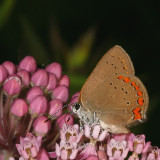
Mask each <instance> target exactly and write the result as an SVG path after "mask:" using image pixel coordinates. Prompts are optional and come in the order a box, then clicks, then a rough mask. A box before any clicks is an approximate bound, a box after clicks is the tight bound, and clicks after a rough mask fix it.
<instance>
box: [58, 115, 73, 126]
mask: <svg viewBox="0 0 160 160" xmlns="http://www.w3.org/2000/svg"><path fill="white" fill-rule="evenodd" d="M56 123H57V125H58V126H59V128H60V129H62V128H63V125H64V124H67V125H73V124H74V119H73V116H71V115H70V114H63V115H61V116H60V117H58V119H57V121H56Z"/></svg>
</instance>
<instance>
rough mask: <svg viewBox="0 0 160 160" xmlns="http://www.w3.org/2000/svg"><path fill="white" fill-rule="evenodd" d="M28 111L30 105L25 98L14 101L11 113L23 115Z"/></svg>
mask: <svg viewBox="0 0 160 160" xmlns="http://www.w3.org/2000/svg"><path fill="white" fill-rule="evenodd" d="M27 112H28V106H27V103H26V102H25V100H24V99H16V100H14V102H13V103H12V107H11V113H12V114H14V115H16V116H18V117H22V116H23V115H24V114H26V113H27Z"/></svg>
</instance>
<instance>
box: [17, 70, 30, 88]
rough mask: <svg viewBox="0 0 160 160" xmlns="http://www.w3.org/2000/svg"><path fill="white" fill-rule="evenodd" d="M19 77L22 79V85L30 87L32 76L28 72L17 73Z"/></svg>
mask: <svg viewBox="0 0 160 160" xmlns="http://www.w3.org/2000/svg"><path fill="white" fill-rule="evenodd" d="M17 75H19V76H20V77H21V80H22V84H23V86H24V87H28V86H29V83H30V76H29V73H28V72H27V71H26V70H21V71H19V72H17Z"/></svg>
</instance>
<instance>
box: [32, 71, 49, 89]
mask: <svg viewBox="0 0 160 160" xmlns="http://www.w3.org/2000/svg"><path fill="white" fill-rule="evenodd" d="M31 81H32V84H33V86H39V87H45V86H46V85H47V83H48V74H47V72H46V71H45V70H44V69H39V70H38V71H36V72H35V73H34V74H33V75H32V77H31Z"/></svg>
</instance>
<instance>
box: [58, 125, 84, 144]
mask: <svg viewBox="0 0 160 160" xmlns="http://www.w3.org/2000/svg"><path fill="white" fill-rule="evenodd" d="M82 136H83V132H80V131H79V126H78V125H77V124H75V125H73V126H66V125H64V127H63V129H62V130H61V131H60V138H61V140H63V141H67V142H70V143H78V142H79V141H80V140H81V138H82Z"/></svg>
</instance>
